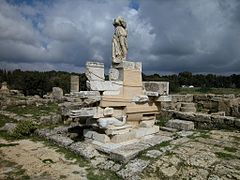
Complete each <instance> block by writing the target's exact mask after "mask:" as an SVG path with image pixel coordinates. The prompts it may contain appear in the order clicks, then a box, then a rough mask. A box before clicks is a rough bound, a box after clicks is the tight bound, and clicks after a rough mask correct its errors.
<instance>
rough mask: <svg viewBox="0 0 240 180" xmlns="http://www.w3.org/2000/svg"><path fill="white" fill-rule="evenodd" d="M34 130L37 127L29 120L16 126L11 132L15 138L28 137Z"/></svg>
mask: <svg viewBox="0 0 240 180" xmlns="http://www.w3.org/2000/svg"><path fill="white" fill-rule="evenodd" d="M36 129H37V126H36V124H35V123H34V122H33V121H30V120H26V121H21V122H19V123H18V124H17V126H16V128H15V130H14V132H13V136H14V137H16V138H22V137H26V136H30V135H31V134H32V133H33V132H34V130H36Z"/></svg>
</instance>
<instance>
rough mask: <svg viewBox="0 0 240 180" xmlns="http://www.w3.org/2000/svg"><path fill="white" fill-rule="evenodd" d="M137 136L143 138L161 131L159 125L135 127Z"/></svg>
mask: <svg viewBox="0 0 240 180" xmlns="http://www.w3.org/2000/svg"><path fill="white" fill-rule="evenodd" d="M135 132H136V138H141V137H144V136H147V135H151V134H154V133H157V132H159V126H152V127H140V128H137V129H135Z"/></svg>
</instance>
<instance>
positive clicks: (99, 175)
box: [87, 169, 121, 180]
mask: <svg viewBox="0 0 240 180" xmlns="http://www.w3.org/2000/svg"><path fill="white" fill-rule="evenodd" d="M87 178H88V179H89V180H119V179H121V178H120V177H118V176H117V175H116V174H115V173H113V172H111V171H102V170H100V171H98V170H96V169H89V170H88V174H87Z"/></svg>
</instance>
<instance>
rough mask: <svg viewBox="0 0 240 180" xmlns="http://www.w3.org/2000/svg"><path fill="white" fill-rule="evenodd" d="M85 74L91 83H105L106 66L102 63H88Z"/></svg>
mask: <svg viewBox="0 0 240 180" xmlns="http://www.w3.org/2000/svg"><path fill="white" fill-rule="evenodd" d="M85 74H86V76H87V79H88V80H89V81H104V79H105V77H104V64H103V63H100V62H89V61H88V62H86V72H85Z"/></svg>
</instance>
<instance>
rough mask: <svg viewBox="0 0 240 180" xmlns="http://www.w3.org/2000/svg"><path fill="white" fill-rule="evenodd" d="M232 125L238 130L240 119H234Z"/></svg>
mask: <svg viewBox="0 0 240 180" xmlns="http://www.w3.org/2000/svg"><path fill="white" fill-rule="evenodd" d="M234 124H235V126H236V127H237V128H240V119H235V122H234Z"/></svg>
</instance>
